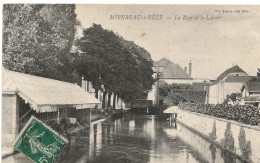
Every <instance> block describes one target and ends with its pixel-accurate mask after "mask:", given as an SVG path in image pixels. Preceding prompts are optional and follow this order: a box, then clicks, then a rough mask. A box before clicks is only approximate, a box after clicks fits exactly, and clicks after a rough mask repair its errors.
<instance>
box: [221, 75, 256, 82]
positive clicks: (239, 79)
mask: <svg viewBox="0 0 260 163" xmlns="http://www.w3.org/2000/svg"><path fill="white" fill-rule="evenodd" d="M250 79H252V76H228V77H227V78H226V79H225V82H230V83H244V82H247V81H249V80H250Z"/></svg>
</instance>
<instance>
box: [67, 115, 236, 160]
mask: <svg viewBox="0 0 260 163" xmlns="http://www.w3.org/2000/svg"><path fill="white" fill-rule="evenodd" d="M71 144H72V145H71V147H70V152H69V153H68V155H67V157H66V159H65V160H64V162H68V163H69V162H111V163H115V162H123V163H125V162H140V163H146V162H155V163H157V162H158V163H164V162H176V163H196V162H200V163H201V162H202V163H203V162H213V163H214V162H216V163H217V162H218V163H221V162H226V163H232V162H239V160H237V159H235V158H234V157H233V156H230V155H228V154H226V153H222V152H221V150H219V149H218V148H215V147H214V146H213V145H211V144H210V143H209V142H207V141H206V140H204V139H203V138H201V137H200V136H198V135H197V134H195V133H193V132H191V131H190V130H188V129H187V128H185V127H184V126H182V125H181V124H178V123H172V125H170V124H169V122H167V121H160V120H159V118H158V117H157V116H154V115H134V114H128V115H125V116H124V117H123V118H121V119H117V120H115V121H111V120H107V121H104V122H101V123H97V124H94V125H91V127H90V130H89V131H81V132H79V133H77V134H74V135H73V136H72V137H71Z"/></svg>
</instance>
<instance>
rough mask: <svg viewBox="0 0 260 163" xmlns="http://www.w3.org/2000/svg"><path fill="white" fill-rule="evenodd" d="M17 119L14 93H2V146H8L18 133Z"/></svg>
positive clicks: (16, 103)
mask: <svg viewBox="0 0 260 163" xmlns="http://www.w3.org/2000/svg"><path fill="white" fill-rule="evenodd" d="M18 120H19V115H18V102H17V96H16V94H2V146H7V147H10V146H11V144H12V142H13V141H14V139H15V137H16V136H17V135H18V129H19V127H18V126H19V125H18Z"/></svg>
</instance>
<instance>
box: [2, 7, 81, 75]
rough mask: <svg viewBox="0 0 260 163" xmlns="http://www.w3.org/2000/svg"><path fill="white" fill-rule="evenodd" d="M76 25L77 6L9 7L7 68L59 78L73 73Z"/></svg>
mask: <svg viewBox="0 0 260 163" xmlns="http://www.w3.org/2000/svg"><path fill="white" fill-rule="evenodd" d="M76 24H77V22H76V14H75V5H69V4H68V5H67V4H66V5H61V4H55V5H54V4H52V5H50V4H5V5H4V6H3V65H4V67H6V68H7V69H10V70H15V71H20V72H25V73H30V74H34V75H39V76H44V77H51V78H55V79H57V78H61V77H62V76H63V75H64V74H65V75H67V74H68V73H72V71H73V70H72V67H70V63H71V62H72V61H73V58H74V57H73V55H71V54H70V53H69V51H70V48H71V46H72V43H73V40H74V35H75V32H76Z"/></svg>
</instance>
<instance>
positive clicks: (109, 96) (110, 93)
mask: <svg viewBox="0 0 260 163" xmlns="http://www.w3.org/2000/svg"><path fill="white" fill-rule="evenodd" d="M111 96H112V92H109V93H108V102H107V106H111Z"/></svg>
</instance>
